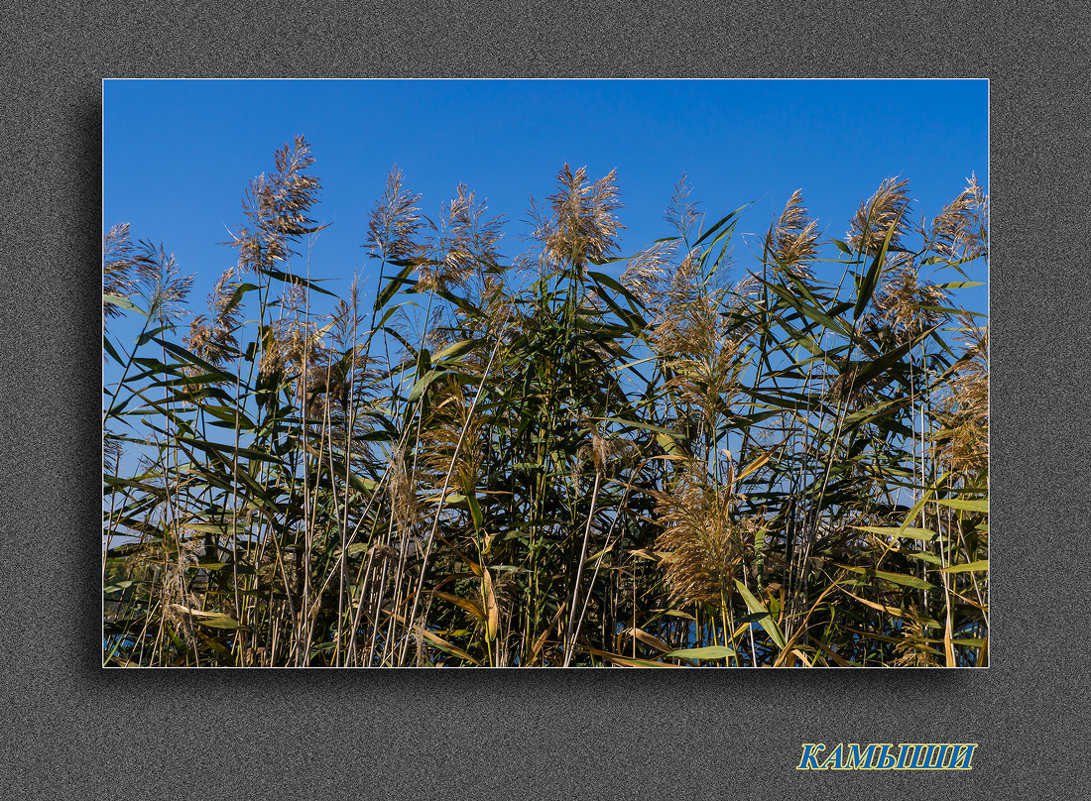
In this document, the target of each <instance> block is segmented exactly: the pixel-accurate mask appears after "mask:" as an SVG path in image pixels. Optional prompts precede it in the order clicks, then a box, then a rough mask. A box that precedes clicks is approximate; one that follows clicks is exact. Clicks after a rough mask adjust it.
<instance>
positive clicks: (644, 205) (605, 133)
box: [103, 80, 988, 309]
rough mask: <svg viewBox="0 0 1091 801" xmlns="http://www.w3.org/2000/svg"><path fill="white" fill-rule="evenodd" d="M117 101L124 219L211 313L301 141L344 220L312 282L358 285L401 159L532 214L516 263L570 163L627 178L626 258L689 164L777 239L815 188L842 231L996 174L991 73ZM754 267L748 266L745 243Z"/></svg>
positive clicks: (329, 87)
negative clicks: (879, 206)
mask: <svg viewBox="0 0 1091 801" xmlns="http://www.w3.org/2000/svg"><path fill="white" fill-rule="evenodd" d="M103 95H104V100H103V172H104V175H103V225H104V228H109V227H110V226H111V225H114V224H116V223H120V222H129V223H131V224H132V228H133V234H134V236H135V237H136V238H146V239H151V240H153V241H155V242H156V243H158V242H159V241H160V240H161V241H162V242H163V245H164V247H165V249H166V250H167V251H168V252H173V253H174V254H175V256H176V258H177V260H178V262H179V265H180V267H181V268H182V270H183V271H184V272H186V273H197V275H198V278H197V280H196V283H195V285H194V290H195V291H194V296H193V297H192V301H193V304H192V305H193V306H195V307H196V306H199V305H203V301H204V296H205V295H206V294H207V292H208V290H209V289H210V287H211V285H212V283H213V282H214V281H215V279H216V277H217V276H218V275H219V274H220V272H222V271H223V270H224V269H225V268H226V267H228V266H230V265H231V264H232V263H233V262H234V259H235V256H234V251H233V250H232V249H230V248H228V247H225V246H221V245H218V244H217V243H220V242H224V241H225V240H226V239H227V238H228V236H227V229H228V228H230V227H232V226H234V225H235V224H236V223H239V222H241V221H242V210H241V205H240V203H241V199H242V195H243V191H244V189H245V187H246V185H247V183H248V182H249V181H250V179H251V178H253V177H254V176H256V175H257V174H259V173H261V172H263V171H271V170H272V163H273V153H274V151H275V150H276V148H277V147H279V146H280V145H282V144H283V143H285V142H288V141H291V139H292V138H293V137H294V136H295V135H297V134H303V135H304V136H306V138H307V139H308V141H309V142H310V143H311V145H312V149H313V153H314V156H315V157H316V164H315V165H314V167H313V171H314V172H315V174H317V175H318V176H319V177H320V178H321V180H322V184H323V189H322V193H321V198H322V202H321V204H320V205H319V206H318V207H317V210H316V213H315V214H314V215H313V216H315V217H316V218H317V219H318V220H319V221H320V222H322V223H332V224H333V225H332V226H331V227H330V228H329V229H328V230H326V231H325V232H323V233H322V235H321V236H320V238H319V239H318V241H317V243H316V244H315V247H314V249H313V251H312V266H311V271H312V275H313V276H315V277H329V278H334V279H337V280H336V281H335V282H334V283H335V285H334V287H333V288H334V289H341V290H343V289H344V288H345V287H347V285H348V280H349V278H350V277H351V275H352V272H353V270H354V269H355V268H357V267H359V268H361V269H362V270H363V271H364V272H363V275H364V276H365V280H366V278H367V276H368V275H371V273H370V272H369V271H370V265H369V263H368V262H367V260H366V259H365V258H364V251H363V250H362V249H361V247H360V245H361V244H363V242H364V238H365V232H366V227H367V218H368V212H369V210H370V209H371V208H372V206H373V205H374V203H375V202H376V200H378V199H379V198H380V197H381V195H382V192H383V188H384V185H385V180H386V175H387V173H388V171H389V170H390V168H391V166H392V165H393V164H394V163H397V164H398V166H399V167H401V169H402V170H403V172H404V173H405V177H406V180H407V184H408V186H409V188H411V189H413V190H414V191H416V192H420V193H422V194H423V196H424V197H423V199H422V208H423V210H424V212H425V213H426V214H428V215H429V216H438V215H439V210H440V206H441V204H443V203H444V202H445V201H447V200H449V199H450V198H451V197H452V195H453V194H454V191H455V187H456V186H457V185H458V183H459V182H465V183H466V184H467V185H468V186H469V188H470V189H472V190H474V191H475V192H476V193H477V195H478V197H479V198H480V197H483V196H484V197H487V198H488V203H489V207H490V211H492V212H496V213H503V214H505V215H506V216H507V217H508V219H509V220H510V221H511V222H512V223H513V225H512V226H511V228H510V229H509V231H510V233H509V242H508V244H507V247H506V248H504V253H505V255H507V256H513V255H515V254H517V253H520V252H523V251H524V250H525V249H526V248H527V245H528V243H526V242H525V241H522V240H519V239H516V238H515V235H516V234H524V233H526V231H527V226H526V225H524V224H522V223H521V221H522V220H524V219H526V209H527V205H528V200H529V198H530V196H531V195H534V196H535V197H536V198H538V199H542V198H544V197H545V196H546V195H549V194H551V193H552V192H553V191H554V178H555V176H556V173H557V171H558V169H559V168H560V167H561V165H562V164H564V163H565V162H568V163H569V164H571V165H572V166H573V167H579V166H586V167H587V168H588V171H589V175H590V177H592V178H598V177H601V176H602V175H604V174H606V173H607V172H608V171H609V170H611V169H616V170H617V174H618V178H617V180H618V185H619V188H620V191H621V195H622V200H623V202H624V204H625V207H624V209H623V210H622V211H621V213H620V217H621V220H622V222H623V223H624V224H625V225H626V226H627V227H628V230H627V231H626V232H625V236H624V238H623V241H622V245H623V250H624V253H625V254H628V253H631V252H633V251H635V250H637V249H639V248H640V247H642V246H644V245H646V244H648V243H649V242H651V241H652V240H653V239H656V238H659V237H662V236H667V235H670V234H671V233H672V232H671V231H670V230H669V229H668V227H667V225H666V223H665V222H664V221H663V212H664V209H665V208H666V206H667V203H668V201H669V199H670V196H671V192H672V189H673V186H674V184H675V183H676V182H677V181H678V179H679V178H680V177H681V175H682V173H686V174H688V176H689V179H690V183H691V184H692V185H693V187H694V191H693V194H692V195H691V199H694V200H700V201H702V202H703V204H704V205H703V207H704V209H705V210H706V211H707V212H708V214H709V217H710V218H711V219H718V217H719V216H722V215H723V214H724V213H726V212H728V211H731V210H733V209H735V208H737V207H738V206H741V205H743V204H744V203H747V202H750V201H756V204H755V205H754V206H753V207H751V208H750V209H749V210H748V212H747V213H746V214H745V216H744V217H743V220H742V222H741V223H740V225H739V228H738V231H739V232H740V233H749V234H754V235H760V234H761V233H764V231H765V230H766V229H767V228H768V226H769V223H770V221H771V219H772V217H773V215H774V214H776V213H777V212H778V211H779V210H780V208H781V207H782V206H783V204H784V202H785V201H786V200H787V199H788V197H789V196H790V195H791V193H792V192H793V191H794V190H795V189H797V188H802V189H803V194H804V200H805V203H806V205H807V207H808V208H809V209H810V211H811V213H812V215H813V216H817V217H818V219H819V221H820V226H821V227H822V228H823V229H824V230H826V231H827V233H828V234H830V235H833V236H835V237H837V238H843V235H844V233H845V231H846V230H847V228H848V221H849V219H850V217H851V216H852V214H853V213H854V212H855V210H856V208H857V207H858V206H859V204H860V201H861V200H862V199H863V198H865V197H867V196H869V195H870V194H871V193H872V192H873V191H874V190H875V189H876V188H877V187H878V185H879V183H880V182H881V181H882V180H883V179H884V178H887V177H889V176H894V175H900V176H902V177H904V178H908V179H909V182H910V190H911V192H912V194H913V196H914V197H915V198H917V199H918V200H919V201H920V203H919V204H917V205H916V206H915V207H914V211H913V215H914V220H916V219H917V218H919V215H920V213H922V212H923V213H924V214H925V215H926V216H927V217H929V218H930V217H933V216H935V215H936V214H937V213H938V212H939V211H940V209H941V208H942V206H943V204H944V203H945V202H947V201H948V200H950V199H951V198H953V197H954V196H955V195H957V194H958V192H959V191H960V190H961V189H962V188H963V186H964V185H965V179H966V178H967V177H968V176H969V175H970V173H971V172H975V173H976V174H977V176H978V180H979V181H980V182H981V183H983V184H986V186H987V183H986V181H987V176H988V150H987V142H988V132H987V119H988V112H987V98H988V85H987V82H986V81H984V80H967V81H948V80H903V81H861V80H844V81H827V80H809V81H794V80H793V81H751V80H739V81H726V80H725V81H720V80H694V81H674V80H671V81H651V80H635V81H609V80H592V81H554V80H537V81H523V80H515V81H503V80H495V81H494V80H482V81H463V80H449V81H435V80H419V81H416V80H413V81H371V80H361V81H310V80H307V81H232V80H225V81H198V80H184V81H159V80H149V81H127V80H108V81H106V82H105V87H104V93H103ZM744 239H745V237H744ZM735 257H736V261H737V262H738V263H739V264H740V265H745V264H746V262H747V260H748V259H747V254H746V248H745V245H744V243H743V241H741V240H740V241H737V244H736V247H735ZM980 280H984V276H982V277H981V278H980ZM372 281H374V277H372V279H371V281H368V282H367V285H366V288H365V292H370V291H372V290H373V289H374V285H373V283H372ZM980 297H981V302H980V304H975V306H979V308H982V309H983V308H984V300H983V297H984V296H983V295H981V296H980Z"/></svg>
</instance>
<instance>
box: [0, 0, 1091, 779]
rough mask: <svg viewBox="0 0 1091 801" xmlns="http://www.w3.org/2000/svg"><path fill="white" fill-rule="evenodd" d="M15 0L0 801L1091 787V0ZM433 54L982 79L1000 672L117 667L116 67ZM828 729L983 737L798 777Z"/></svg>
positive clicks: (8, 39) (390, 64)
mask: <svg viewBox="0 0 1091 801" xmlns="http://www.w3.org/2000/svg"><path fill="white" fill-rule="evenodd" d="M6 5H7V9H6V10H5V12H4V17H3V19H4V29H5V30H6V31H7V32H8V33H7V35H6V36H4V47H3V49H2V52H0V63H2V64H3V67H4V69H3V75H4V76H5V77H4V82H3V86H4V89H3V93H2V95H0V112H2V113H0V126H2V128H3V136H2V139H0V141H2V142H3V159H2V162H0V163H2V164H3V171H2V177H0V187H2V198H3V206H2V208H3V216H2V219H3V234H2V235H0V252H2V256H3V260H2V263H0V267H2V276H0V286H2V287H3V289H2V292H3V295H2V301H3V307H4V314H3V321H4V322H3V336H0V354H2V358H3V362H2V369H3V373H2V375H3V381H2V382H0V402H2V406H0V408H2V409H3V412H4V415H5V418H6V419H5V420H4V421H3V423H4V425H2V426H0V431H2V432H3V433H2V436H0V450H2V453H3V467H4V475H5V480H4V481H3V484H2V488H0V493H2V495H0V530H2V536H3V539H2V542H0V592H2V593H3V603H2V605H0V626H2V635H3V638H2V640H0V667H2V668H3V671H4V677H5V678H4V688H3V697H4V700H5V707H4V709H3V711H4V712H5V713H6V714H5V715H4V718H5V719H6V720H5V721H4V724H3V725H4V728H5V731H4V734H3V737H2V738H0V745H2V750H0V760H2V763H0V797H5V798H12V799H36V798H57V799H69V798H81V797H83V798H88V799H97V798H115V797H116V798H164V799H174V798H194V799H197V798H200V799H208V798H312V797H315V798H327V797H330V798H350V797H360V796H362V797H378V798H387V797H389V798H396V797H406V798H409V797H413V798H441V797H443V798H453V799H456V800H457V801H463V799H471V798H501V799H503V798H513V799H519V798H577V797H586V798H635V797H641V798H685V799H687V800H688V799H697V798H730V797H734V796H742V797H747V798H786V797H789V798H792V799H800V798H823V799H828V798H839V797H844V798H866V797H878V796H880V795H882V796H884V797H897V798H909V797H941V798H942V797H955V798H959V799H963V798H967V799H969V798H990V797H992V796H994V795H999V796H1002V797H1003V796H1007V795H1009V794H1010V796H1011V797H1019V798H1037V797H1049V798H1079V797H1087V796H1088V789H1087V786H1086V785H1087V784H1088V781H1087V780H1088V767H1087V765H1088V756H1087V747H1088V745H1089V744H1091V738H1089V736H1088V728H1089V725H1091V714H1089V711H1091V710H1089V706H1091V705H1089V702H1088V698H1087V691H1088V689H1089V682H1088V680H1087V678H1088V661H1089V660H1088V656H1089V653H1091V649H1089V647H1088V634H1089V626H1088V613H1087V611H1086V609H1085V606H1084V604H1085V602H1086V600H1087V598H1088V596H1089V590H1091V586H1089V582H1088V578H1087V575H1088V574H1087V571H1088V568H1089V564H1088V550H1089V546H1088V542H1089V539H1091V536H1089V532H1088V526H1087V522H1086V521H1087V519H1088V499H1089V493H1088V487H1089V486H1091V470H1089V460H1088V456H1087V454H1088V444H1089V442H1088V439H1089V438H1088V433H1087V425H1086V423H1085V421H1084V414H1085V410H1086V408H1087V397H1088V394H1087V389H1088V381H1087V378H1086V376H1085V374H1084V373H1083V372H1082V371H1081V370H1078V369H1074V367H1078V366H1080V365H1082V364H1084V357H1085V355H1086V353H1087V350H1088V340H1089V337H1088V331H1087V320H1086V313H1087V308H1088V303H1089V300H1091V298H1089V284H1091V281H1089V268H1088V263H1087V262H1088V259H1087V256H1086V250H1087V244H1086V243H1087V241H1088V222H1087V214H1088V212H1087V209H1088V205H1089V204H1088V182H1089V175H1091V169H1089V166H1091V165H1089V163H1088V162H1089V159H1088V149H1089V145H1091V142H1089V133H1088V132H1089V130H1091V126H1089V125H1088V107H1089V106H1088V99H1087V97H1088V89H1089V85H1088V79H1087V68H1088V64H1089V63H1091V54H1089V49H1088V45H1087V43H1086V40H1085V37H1086V35H1087V31H1088V30H1091V18H1089V12H1088V8H1089V6H1088V4H1086V3H1047V2H1039V3H1034V4H1030V3H1025V4H1022V5H1020V6H1018V7H1017V8H1018V10H1016V11H1010V10H1006V9H1001V8H997V7H996V6H995V4H993V3H983V2H968V3H962V4H959V5H957V6H951V7H942V8H940V7H937V8H929V7H927V6H925V4H921V3H912V4H907V5H902V4H887V5H882V4H875V3H871V4H861V3H854V4H852V7H849V4H844V9H845V10H844V12H843V13H839V14H838V16H836V17H831V16H829V14H828V12H827V13H820V12H819V11H816V10H815V7H814V6H812V5H811V4H808V3H798V4H795V5H792V4H787V3H781V4H778V6H777V8H776V11H775V12H773V11H758V10H757V9H755V8H754V7H753V5H752V4H745V5H744V4H734V5H733V6H731V5H727V4H723V3H708V2H705V3H681V2H670V3H660V4H656V5H651V4H642V5H641V6H636V5H634V4H624V7H622V6H621V4H617V5H615V4H613V3H611V4H607V3H603V2H587V3H583V4H580V6H579V7H570V8H563V7H561V6H560V5H559V4H557V3H542V2H531V3H521V4H516V3H508V4H504V5H499V4H498V6H497V7H498V8H499V9H502V10H498V11H494V12H492V13H484V12H481V11H478V10H471V9H470V8H469V7H468V6H466V5H464V4H459V3H442V4H441V3H436V4H433V5H432V7H431V9H430V10H427V11H423V10H416V9H410V8H409V7H408V6H404V5H402V4H394V3H374V4H370V5H367V6H356V5H355V4H347V3H337V4H328V5H327V6H325V7H323V8H319V7H318V6H317V5H306V6H305V5H303V4H300V3H285V2H265V3H262V4H260V9H261V10H260V12H255V10H254V8H257V7H258V4H254V7H253V8H251V7H249V4H245V3H239V2H227V3H220V4H217V6H216V10H215V11H211V10H209V9H208V8H200V9H199V8H197V4H193V5H192V6H191V7H188V8H183V9H179V8H177V7H176V6H177V5H181V4H172V5H171V6H170V7H168V6H167V5H166V4H161V5H155V6H153V5H151V4H143V3H142V4H140V5H136V4H126V3H118V2H112V3H99V2H82V3H75V4H70V3H53V4H46V3H35V2H31V3H29V4H28V5H24V6H21V7H19V8H13V7H11V4H6ZM938 5H940V4H937V6H938ZM1030 10H1033V13H1032V12H1031V11H1030ZM444 75H446V76H476V75H482V76H486V75H488V76H504V75H511V76H535V75H543V76H546V75H549V76H558V77H560V76H603V77H606V76H663V77H675V76H677V77H682V76H711V77H719V76H770V77H772V76H785V77H786V76H817V75H824V76H852V75H869V76H876V77H883V76H889V77H915V76H921V77H936V76H957V77H989V78H991V79H992V83H991V98H992V103H991V108H992V174H991V189H992V193H993V197H994V203H993V211H994V218H993V250H994V256H993V263H992V317H993V320H994V326H995V333H994V338H993V342H994V344H993V352H992V357H993V361H992V392H993V423H992V449H993V450H992V454H993V461H992V465H993V467H992V480H993V493H992V498H993V515H992V527H993V529H994V536H993V579H994V581H993V599H992V600H993V624H994V626H993V630H994V637H995V639H994V641H993V644H992V654H993V660H994V667H992V668H990V669H989V670H988V671H977V672H970V671H955V672H949V673H945V672H941V671H924V672H912V671H900V672H899V671H890V670H874V671H846V672H837V671H822V672H813V673H805V672H796V671H779V672H711V671H708V672H692V671H690V672H681V675H679V672H674V671H662V672H655V671H651V672H626V671H620V670H617V671H585V672H578V673H572V672H569V673H561V672H542V671H534V672H527V673H520V672H517V671H492V672H473V671H466V672H450V673H445V672H440V671H435V672H432V671H424V672H419V671H418V672H412V671H391V672H382V671H368V672H359V671H351V672H332V671H331V672H321V671H313V670H312V671H299V672H289V671H276V672H265V673H262V672H255V671H209V672H201V671H189V672H181V671H179V672H169V671H140V672H123V671H112V672H104V671H102V670H101V669H100V668H99V667H98V665H99V659H100V654H99V620H98V614H99V595H98V592H99V571H98V558H99V557H98V554H99V548H100V528H99V519H100V518H99V511H100V500H99V499H100V496H99V486H100V485H99V463H98V443H99V434H98V413H99V409H100V381H101V368H100V365H101V354H100V351H99V330H100V329H99V317H98V315H99V306H98V296H99V292H100V284H99V281H100V263H99V243H100V236H101V232H100V225H101V221H100V219H99V215H100V208H99V207H100V189H99V173H100V167H101V163H100V161H101V159H100V145H101V132H100V125H101V114H100V100H101V85H100V79H101V78H103V77H128V76H135V77H168V76H266V77H273V76H299V77H303V76H315V77H321V76H391V77H394V76H444ZM936 114H937V115H942V114H943V109H942V108H937V109H936ZM891 124H892V125H897V120H896V118H895V119H892V120H891ZM607 128H608V126H607ZM606 132H607V133H608V130H607V131H606ZM806 741H810V742H827V743H830V744H832V743H835V742H839V741H850V742H855V741H859V742H869V741H871V742H919V741H954V742H967V741H977V742H979V743H980V744H981V745H980V748H979V749H978V753H977V755H976V757H975V760H974V770H973V771H972V772H971V773H906V772H886V773H856V772H851V773H841V774H829V773H824V774H823V773H813V772H812V773H797V772H796V771H795V770H794V769H793V768H794V766H795V765H796V764H797V763H798V761H799V758H800V743H802V742H806ZM4 785H7V786H6V787H5V786H4Z"/></svg>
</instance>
